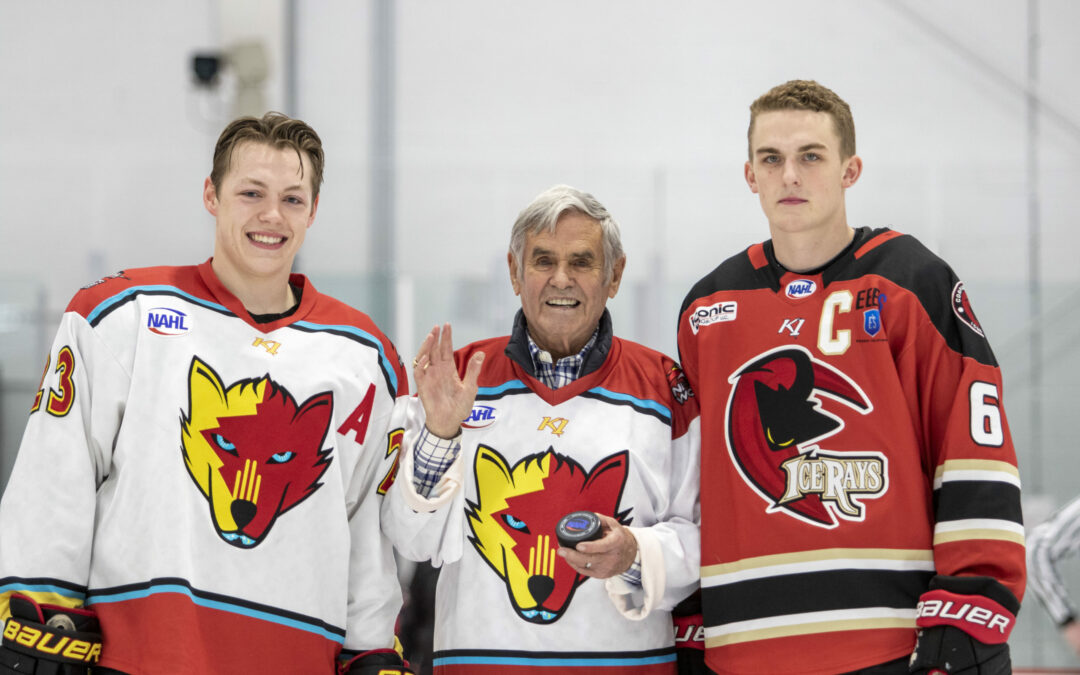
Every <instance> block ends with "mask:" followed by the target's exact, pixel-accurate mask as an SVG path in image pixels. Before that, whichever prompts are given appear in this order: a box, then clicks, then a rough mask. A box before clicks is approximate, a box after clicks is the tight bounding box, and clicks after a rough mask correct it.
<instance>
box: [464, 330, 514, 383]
mask: <svg viewBox="0 0 1080 675" xmlns="http://www.w3.org/2000/svg"><path fill="white" fill-rule="evenodd" d="M509 343H510V336H509V335H503V336H501V337H494V338H488V339H486V340H477V341H476V342H473V343H470V344H467V345H465V346H464V347H462V348H461V349H458V350H456V351H455V352H454V363H455V364H456V365H457V368H458V372H459V373H460V374H461V375H462V377H464V375H465V368H466V366H467V364H468V363H469V359H470V358H472V356H473V354H476V353H477V352H484V364H483V367H482V368H481V369H480V380H479V383H480V386H481V387H486V386H496V385H500V384H502V383H503V382H506V381H507V380H510V379H513V378H516V377H517V375H516V374H514V368H513V365H512V361H510V357H508V356H507V355H506V346H507V345H508V344H509Z"/></svg>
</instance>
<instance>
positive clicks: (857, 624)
mask: <svg viewBox="0 0 1080 675" xmlns="http://www.w3.org/2000/svg"><path fill="white" fill-rule="evenodd" d="M876 628H904V629H909V630H913V629H914V628H915V619H914V618H910V619H905V618H900V617H882V618H876V619H874V618H867V619H843V620H839V621H821V622H817V623H804V624H798V625H793V626H776V627H773V628H758V629H756V630H747V631H740V632H737V633H728V634H726V635H716V636H713V637H707V638H705V647H706V648H712V647H723V646H725V645H734V644H739V643H741V642H752V641H754V640H768V639H771V638H781V637H792V636H794V635H812V634H814V633H835V632H840V631H853V630H870V629H876Z"/></svg>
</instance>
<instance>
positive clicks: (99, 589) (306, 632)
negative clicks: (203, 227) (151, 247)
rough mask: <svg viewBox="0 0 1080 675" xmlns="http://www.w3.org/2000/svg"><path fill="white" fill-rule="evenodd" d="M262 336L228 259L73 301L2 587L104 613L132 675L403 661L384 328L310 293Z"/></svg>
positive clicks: (117, 284) (152, 274)
mask: <svg viewBox="0 0 1080 675" xmlns="http://www.w3.org/2000/svg"><path fill="white" fill-rule="evenodd" d="M291 281H292V283H293V284H294V285H296V286H299V287H301V289H302V294H301V302H300V305H299V307H298V308H297V309H296V311H295V312H294V313H293V314H292V315H291V316H288V317H287V318H281V319H277V320H275V321H273V322H271V323H266V324H259V323H256V322H255V321H254V320H252V318H251V317H250V316H249V315H248V313H247V312H246V311H244V308H243V306H242V305H241V304H240V302H239V301H238V300H237V299H236V298H235V297H234V296H233V295H232V294H231V293H229V291H227V290H226V289H225V288H224V287H223V286H222V284H221V282H220V281H219V280H218V279H217V277H216V276H215V275H214V272H213V270H212V269H211V266H210V263H209V262H207V263H204V264H202V265H199V266H197V267H159V268H149V269H136V270H128V271H125V272H121V273H119V274H116V275H113V276H112V277H110V278H106V279H104V280H102V281H100V282H97V283H95V284H92V285H91V286H88V287H86V288H85V289H84V290H82V291H81V292H80V293H78V294H77V295H76V296H75V298H74V299H73V300H72V301H71V304H70V305H69V306H68V309H67V311H66V313H65V314H64V316H63V318H62V320H61V324H60V328H59V331H58V333H57V336H56V341H55V342H54V343H53V347H52V351H51V352H50V355H49V358H48V363H47V365H46V368H45V373H44V377H43V379H42V384H41V391H40V392H39V393H38V395H37V397H36V399H35V400H34V401H33V408H32V411H31V413H30V418H29V422H28V425H27V429H26V434H25V436H24V438H23V442H22V446H21V448H20V450H19V455H18V458H17V461H16V463H15V467H14V471H13V473H12V476H11V480H10V482H9V483H8V486H7V491H6V492H5V494H4V499H3V504H2V508H0V591H2V592H3V594H2V596H0V598H2V602H3V608H2V609H3V610H6V608H7V596H8V594H9V593H10V592H20V593H25V594H29V595H31V596H34V597H35V598H36V599H38V600H39V601H49V602H53V603H57V604H64V605H68V606H76V605H80V604H85V605H88V606H90V607H92V608H93V609H94V610H95V611H96V612H97V615H98V617H99V618H100V620H101V626H102V630H103V634H104V646H103V649H102V660H101V665H103V666H108V667H111V668H115V669H118V670H121V671H123V672H126V673H131V674H132V675H138V674H144V675H156V674H158V673H166V672H184V673H242V672H263V673H268V672H276V673H320V672H323V673H330V672H333V668H334V663H335V659H336V658H337V657H338V655H339V654H340V653H341V651H342V650H343V649H369V648H374V647H388V646H390V645H391V644H392V643H393V626H394V620H395V617H396V614H397V612H398V609H399V606H400V603H401V598H400V590H399V586H398V583H397V579H396V576H395V566H394V562H393V556H392V549H391V546H390V544H389V542H388V541H387V540H386V539H384V537H383V536H382V535H381V534H380V532H379V525H378V519H379V505H380V502H381V501H382V497H381V494H382V493H384V492H385V490H386V487H387V486H388V485H389V483H390V482H391V481H392V479H393V471H394V468H395V467H394V464H395V461H396V452H395V450H396V448H397V445H398V443H397V440H396V435H395V433H394V431H393V429H390V428H389V427H388V423H389V419H390V414H391V410H392V408H393V401H394V399H395V397H396V396H397V395H398V394H403V393H405V391H406V387H407V384H406V380H405V379H404V377H403V374H402V371H401V368H400V364H399V361H398V357H397V354H396V352H395V351H394V348H393V346H392V345H391V344H390V342H389V341H388V340H387V339H386V338H385V337H384V336H383V335H382V333H380V332H379V330H378V329H377V328H376V327H375V325H374V324H373V323H372V322H371V320H370V319H368V317H367V316H365V315H364V314H362V313H360V312H358V311H356V310H354V309H351V308H349V307H347V306H345V305H343V304H341V303H339V302H337V301H336V300H334V299H332V298H330V297H328V296H325V295H321V294H320V293H319V292H318V291H316V290H315V288H314V287H312V285H311V284H310V283H309V282H308V281H307V280H306V279H305V278H304V277H302V276H300V275H293V277H292V279H291Z"/></svg>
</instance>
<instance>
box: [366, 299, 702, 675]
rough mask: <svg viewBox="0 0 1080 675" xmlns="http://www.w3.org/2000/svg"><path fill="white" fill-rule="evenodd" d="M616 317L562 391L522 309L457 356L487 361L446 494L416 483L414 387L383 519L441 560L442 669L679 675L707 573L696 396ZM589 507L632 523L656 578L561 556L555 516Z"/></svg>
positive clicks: (402, 543)
mask: <svg viewBox="0 0 1080 675" xmlns="http://www.w3.org/2000/svg"><path fill="white" fill-rule="evenodd" d="M604 319H605V320H604V321H602V322H601V333H600V336H599V337H598V339H597V345H596V346H595V347H594V348H593V352H590V358H593V356H595V357H597V358H598V360H599V361H600V364H599V366H598V367H597V368H596V369H595V370H592V371H591V372H585V373H584V374H583V375H582V376H581V377H580V378H578V379H577V380H575V381H574V382H572V383H571V384H569V385H566V386H564V387H561V388H559V389H556V390H552V389H549V388H548V387H546V386H545V385H543V384H541V383H540V382H539V381H537V380H536V379H534V378H533V377H532V376H531V375H530V373H531V362H529V361H528V356H527V352H525V353H522V351H521V350H523V349H525V347H524V346H523V345H524V341H525V339H526V337H525V333H524V330H525V329H524V325H523V323H522V322H521V321H520V319H519V321H518V322H517V325H516V326H515V332H514V336H513V337H512V338H507V337H502V338H495V339H491V340H485V341H481V342H477V343H474V344H472V345H469V346H468V347H465V348H464V349H461V350H459V351H458V352H457V353H456V354H455V358H456V361H457V364H458V366H459V368H461V369H462V372H464V367H465V364H466V363H467V362H468V360H469V358H470V357H471V356H472V355H473V354H475V353H476V352H478V351H480V352H484V353H485V354H486V358H485V360H484V364H483V369H482V371H481V374H480V382H479V385H480V388H479V393H478V395H477V398H476V402H475V405H474V407H473V409H472V414H471V415H470V416H469V418H468V419H467V420H465V422H464V423H463V433H462V446H461V452H460V454H459V456H458V458H457V460H456V461H455V464H454V465H453V466H452V467H451V469H450V470H449V471H448V472H447V474H446V475H445V476H444V477H443V483H442V484H440V485H439V486H436V492H435V493H434V496H433V497H432V499H431V500H424V499H422V498H420V497H418V496H417V494H416V492H415V489H414V488H413V485H412V480H411V476H412V452H411V449H412V448H413V443H414V440H415V438H416V434H417V433H418V432H419V431H420V429H422V425H423V424H424V421H423V409H422V407H421V405H420V403H419V401H418V400H417V399H415V398H407V397H405V398H402V399H399V412H400V413H401V414H403V415H404V416H405V418H406V419H405V420H404V422H403V423H402V424H401V426H404V427H405V429H406V432H405V438H404V441H403V444H402V445H403V447H405V448H409V449H410V450H409V451H408V452H406V453H404V455H403V458H402V474H403V475H402V476H400V477H399V478H398V480H397V481H396V482H395V484H394V487H393V488H392V489H391V491H390V498H389V499H388V500H387V501H386V503H384V516H385V518H384V523H385V526H384V527H385V529H386V531H387V533H388V535H389V536H390V537H391V538H392V539H393V540H394V544H395V545H396V546H397V547H398V549H399V550H400V552H401V553H402V554H403V555H405V556H406V557H408V558H411V559H413V560H426V559H430V560H431V561H432V563H433V564H434V565H436V566H441V567H442V570H441V572H440V576H439V581H438V587H437V591H436V607H435V645H434V646H435V654H434V659H433V663H434V667H435V672H436V673H437V674H440V675H466V674H468V675H483V674H485V673H490V674H492V675H494V674H500V675H504V674H507V673H513V674H518V675H528V674H529V673H534V674H543V675H582V674H585V673H595V672H600V671H602V672H605V673H609V672H610V673H612V674H613V675H614V674H616V673H618V674H635V675H658V674H660V673H665V674H668V673H674V672H675V649H674V634H673V629H672V621H671V615H670V610H671V608H672V607H674V605H675V604H676V603H677V602H678V601H679V600H681V599H682V598H683V597H685V596H687V595H689V594H690V592H691V591H692V590H693V589H694V588H696V586H697V579H698V555H699V546H698V531H697V524H696V521H697V497H698V482H697V461H698V446H697V437H698V435H697V434H698V432H697V424H698V423H697V414H696V410H697V408H696V403H695V401H694V399H693V398H692V396H691V392H690V391H689V389H688V388H687V386H686V383H685V379H684V378H683V376H682V371H681V370H680V369H679V368H678V367H677V366H676V364H675V363H674V362H673V361H672V360H671V359H669V358H667V357H665V356H662V355H661V354H659V353H657V352H654V351H651V350H649V349H646V348H644V347H642V346H640V345H637V344H634V343H632V342H628V341H625V340H619V339H618V338H613V337H612V336H611V329H610V325H611V324H610V319H609V318H608V317H607V315H606V313H605V317H604ZM508 347H509V348H508ZM597 350H599V351H597ZM511 355H516V358H511ZM523 363H525V364H527V365H525V366H523V365H522V364H523ZM586 364H587V365H586V368H585V370H586V371H588V369H589V365H588V364H589V361H587V362H586ZM395 426H397V425H395ZM454 483H460V484H461V485H460V486H459V487H457V488H456V489H453V488H452V484H454ZM448 488H450V489H448ZM414 509H416V511H414ZM432 509H434V510H433V511H432ZM577 510H590V511H595V512H598V513H603V514H606V515H609V516H611V517H613V518H616V519H618V520H619V521H621V522H622V523H624V524H625V525H627V526H628V527H629V528H631V530H632V531H633V533H634V535H635V536H636V538H637V540H638V544H639V548H640V550H641V560H642V582H643V583H642V586H641V587H633V586H631V585H629V584H626V583H625V582H624V581H622V580H621V579H619V578H618V577H616V578H614V579H610V580H607V582H605V581H604V580H600V579H594V578H589V577H584V576H580V575H578V574H577V573H576V572H575V571H574V570H573V568H571V567H570V566H569V565H568V564H567V563H566V562H565V561H564V560H563V558H561V557H560V556H558V555H557V553H556V551H557V550H558V546H559V545H558V542H557V540H556V538H555V525H556V523H557V522H558V521H559V519H560V518H561V517H562V516H563V515H565V514H567V513H569V512H572V511H577ZM417 511H419V512H417ZM428 511H430V512H428Z"/></svg>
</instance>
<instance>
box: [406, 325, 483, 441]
mask: <svg viewBox="0 0 1080 675" xmlns="http://www.w3.org/2000/svg"><path fill="white" fill-rule="evenodd" d="M483 362H484V353H483V352H477V353H476V354H474V355H473V357H472V358H471V359H469V365H468V367H467V368H466V369H465V380H464V381H462V379H461V378H460V377H458V372H457V366H456V365H455V364H454V346H453V343H452V342H451V334H450V324H448V323H447V324H444V325H443V328H442V331H441V333H440V330H439V327H438V326H435V327H434V328H432V329H431V332H430V333H428V335H427V337H426V338H424V343H423V344H422V345H420V351H419V353H417V355H416V358H415V359H413V381H414V382H416V391H417V393H418V394H419V395H420V403H421V404H422V405H423V406H424V415H425V417H426V418H427V419H426V425H427V428H428V431H430V432H431V433H433V434H435V435H436V436H439V437H440V438H453V437H454V436H457V434H458V431H459V430H460V429H461V422H462V420H464V419H465V418H466V417H468V416H469V412H470V411H471V410H472V406H473V401H475V400H476V388H477V385H476V382H477V378H479V377H480V364H482V363H483Z"/></svg>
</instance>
